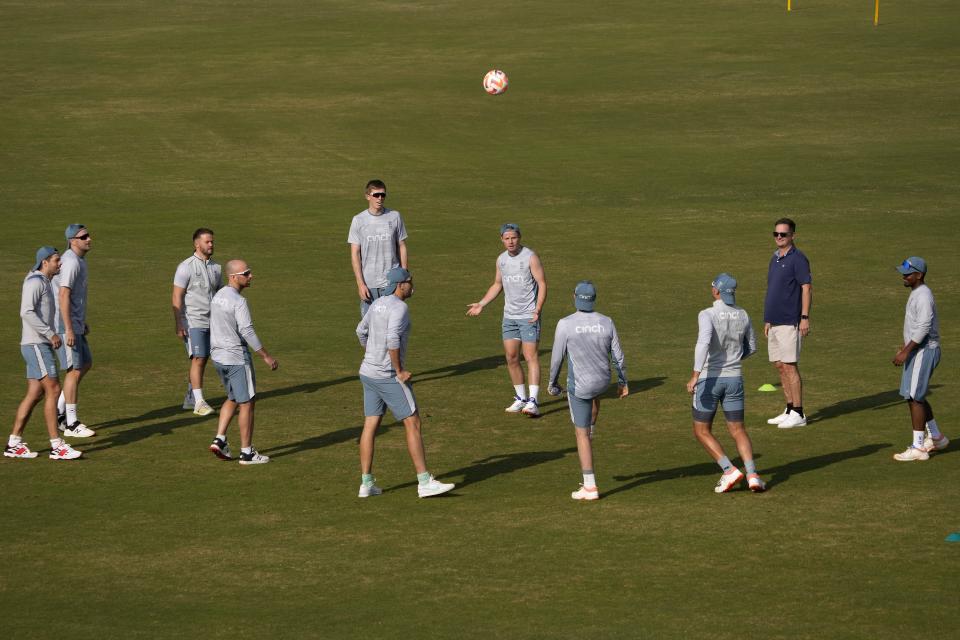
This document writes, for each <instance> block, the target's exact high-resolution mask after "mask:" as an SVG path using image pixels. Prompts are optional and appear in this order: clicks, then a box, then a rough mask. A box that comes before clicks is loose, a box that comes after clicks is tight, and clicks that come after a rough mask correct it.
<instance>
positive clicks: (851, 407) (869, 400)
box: [807, 384, 940, 422]
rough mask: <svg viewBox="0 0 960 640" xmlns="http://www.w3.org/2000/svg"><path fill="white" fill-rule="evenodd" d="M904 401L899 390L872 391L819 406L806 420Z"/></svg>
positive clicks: (823, 418)
mask: <svg viewBox="0 0 960 640" xmlns="http://www.w3.org/2000/svg"><path fill="white" fill-rule="evenodd" d="M939 387H940V385H938V384H934V385H930V389H931V390H933V389H937V388H939ZM905 402H906V401H905V400H904V399H903V398H902V397H901V396H900V392H899V390H890V391H882V392H880V393H873V394H871V395H869V396H861V397H859V398H850V399H847V400H841V401H840V402H835V403H834V404H831V405H828V406H826V407H821V408H820V409H819V410H817V411H815V412H814V413H811V414H810V415H808V416H807V422H819V421H821V420H830V419H831V418H838V417H840V416H845V415H848V414H851V413H856V412H857V411H865V410H867V409H872V410H878V409H887V408H889V407H894V406H897V405H899V404H904V403H905Z"/></svg>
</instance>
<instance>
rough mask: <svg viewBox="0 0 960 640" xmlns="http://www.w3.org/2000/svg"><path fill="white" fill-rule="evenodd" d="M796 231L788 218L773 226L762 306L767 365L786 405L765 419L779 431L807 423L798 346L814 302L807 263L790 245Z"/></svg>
mask: <svg viewBox="0 0 960 640" xmlns="http://www.w3.org/2000/svg"><path fill="white" fill-rule="evenodd" d="M796 230H797V225H796V223H795V222H794V221H793V220H791V219H790V218H780V219H779V220H777V222H776V223H775V224H774V226H773V238H774V241H775V242H776V244H777V250H776V251H774V252H773V257H772V258H770V267H769V269H768V270H767V297H766V300H765V301H764V304H763V323H764V324H763V334H764V335H765V336H767V351H768V352H769V356H770V362H772V363H773V364H774V366H776V367H777V371H778V372H779V373H780V386H781V387H782V388H783V395H784V396H785V397H786V400H787V406H786V408H785V409H784V410H783V413H781V414H780V415H778V416H776V417H774V418H771V419H769V420H767V423H769V424H775V425H777V426H778V427H780V428H781V429H791V428H793V427H802V426H805V425H806V424H807V417H806V415H805V414H804V413H803V381H802V380H801V379H800V368H799V366H798V364H799V360H800V345H801V343H802V341H803V338H804V337H806V335H807V334H808V333H810V304H811V301H812V299H813V291H812V281H813V277H812V276H811V275H810V262H809V261H808V260H807V256H805V255H803V252H801V251H800V250H799V249H797V247H796V246H794V244H793V239H794V235H795V233H796Z"/></svg>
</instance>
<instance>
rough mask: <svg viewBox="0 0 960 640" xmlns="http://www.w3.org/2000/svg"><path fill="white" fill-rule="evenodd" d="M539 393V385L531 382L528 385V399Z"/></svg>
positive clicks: (535, 397)
mask: <svg viewBox="0 0 960 640" xmlns="http://www.w3.org/2000/svg"><path fill="white" fill-rule="evenodd" d="M539 393H540V385H538V384H532V385H530V400H536V399H537V395H538V394H539Z"/></svg>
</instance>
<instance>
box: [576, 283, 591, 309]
mask: <svg viewBox="0 0 960 640" xmlns="http://www.w3.org/2000/svg"><path fill="white" fill-rule="evenodd" d="M596 301H597V288H596V287H595V286H593V283H592V282H590V281H589V280H581V281H580V282H578V283H577V286H576V288H575V289H574V290H573V305H574V306H575V307H576V308H577V311H593V305H594V303H595V302H596Z"/></svg>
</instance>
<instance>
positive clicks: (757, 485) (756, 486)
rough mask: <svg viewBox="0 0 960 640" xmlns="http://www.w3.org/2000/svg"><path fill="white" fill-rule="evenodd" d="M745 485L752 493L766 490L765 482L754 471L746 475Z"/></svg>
mask: <svg viewBox="0 0 960 640" xmlns="http://www.w3.org/2000/svg"><path fill="white" fill-rule="evenodd" d="M747 487H749V489H750V491H753V492H754V493H763V492H764V491H766V490H767V483H766V482H764V481H763V480H761V479H760V476H758V475H757V474H755V473H751V474H750V475H748V476H747Z"/></svg>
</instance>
